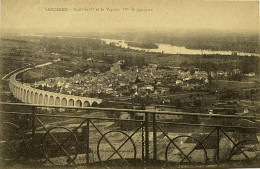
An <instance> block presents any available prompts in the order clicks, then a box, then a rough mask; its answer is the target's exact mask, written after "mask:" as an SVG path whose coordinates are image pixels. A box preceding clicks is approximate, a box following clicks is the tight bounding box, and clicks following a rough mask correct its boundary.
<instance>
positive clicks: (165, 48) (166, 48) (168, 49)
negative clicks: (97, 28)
mask: <svg viewBox="0 0 260 169" xmlns="http://www.w3.org/2000/svg"><path fill="white" fill-rule="evenodd" d="M101 40H103V41H104V42H105V43H106V44H111V43H115V45H116V46H118V47H122V48H129V49H133V50H138V51H145V52H156V53H162V52H163V53H166V54H187V55H203V54H206V55H213V54H219V55H232V53H233V51H214V50H200V49H187V48H185V46H172V45H171V44H162V43H156V45H158V47H159V48H158V49H145V48H139V47H132V46H129V45H128V44H127V43H126V41H124V40H117V39H101ZM236 52H237V55H238V56H246V55H247V56H251V55H254V56H258V57H260V54H256V53H244V52H238V51H236Z"/></svg>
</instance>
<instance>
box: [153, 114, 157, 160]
mask: <svg viewBox="0 0 260 169" xmlns="http://www.w3.org/2000/svg"><path fill="white" fill-rule="evenodd" d="M153 160H154V161H156V160H157V135H156V114H153Z"/></svg>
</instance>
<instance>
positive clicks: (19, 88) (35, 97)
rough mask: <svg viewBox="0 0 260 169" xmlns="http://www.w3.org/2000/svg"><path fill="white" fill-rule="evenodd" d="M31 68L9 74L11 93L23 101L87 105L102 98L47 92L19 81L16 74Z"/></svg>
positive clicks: (91, 104)
mask: <svg viewBox="0 0 260 169" xmlns="http://www.w3.org/2000/svg"><path fill="white" fill-rule="evenodd" d="M30 69H32V68H26V69H24V70H21V71H19V72H17V73H15V74H13V75H11V76H10V81H9V88H10V90H11V92H12V93H13V95H14V96H15V97H16V98H17V99H19V100H20V101H22V102H24V103H29V104H44V105H57V106H74V107H89V106H97V105H98V104H100V103H101V102H102V99H98V98H89V97H81V96H74V95H67V94H61V93H55V92H48V91H44V90H39V89H35V88H32V87H30V86H29V85H28V84H23V83H20V82H18V81H17V80H16V76H17V75H18V74H20V73H23V72H25V71H28V70H30Z"/></svg>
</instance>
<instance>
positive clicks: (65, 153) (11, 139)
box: [0, 103, 259, 167]
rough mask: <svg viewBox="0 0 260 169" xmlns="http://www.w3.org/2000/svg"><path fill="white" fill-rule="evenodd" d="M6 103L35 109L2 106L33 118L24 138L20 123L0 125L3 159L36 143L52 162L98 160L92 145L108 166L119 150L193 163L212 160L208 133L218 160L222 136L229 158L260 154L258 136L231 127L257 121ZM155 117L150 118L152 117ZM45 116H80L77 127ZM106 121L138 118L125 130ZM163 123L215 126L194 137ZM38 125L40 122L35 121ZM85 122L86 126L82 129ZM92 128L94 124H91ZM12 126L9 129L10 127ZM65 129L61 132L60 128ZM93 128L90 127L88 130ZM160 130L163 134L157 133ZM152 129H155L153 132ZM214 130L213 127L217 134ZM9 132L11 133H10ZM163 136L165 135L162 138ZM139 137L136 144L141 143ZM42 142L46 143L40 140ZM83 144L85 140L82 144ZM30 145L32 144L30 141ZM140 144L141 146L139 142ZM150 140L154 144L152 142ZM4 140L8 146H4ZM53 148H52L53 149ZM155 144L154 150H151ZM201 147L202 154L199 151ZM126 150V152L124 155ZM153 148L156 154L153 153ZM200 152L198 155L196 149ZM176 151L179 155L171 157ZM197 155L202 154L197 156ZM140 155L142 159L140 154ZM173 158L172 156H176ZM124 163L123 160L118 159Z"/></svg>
mask: <svg viewBox="0 0 260 169" xmlns="http://www.w3.org/2000/svg"><path fill="white" fill-rule="evenodd" d="M0 104H4V105H6V106H8V105H10V106H27V107H31V109H32V112H31V113H21V112H9V111H2V112H0V114H1V116H3V115H7V116H8V115H15V116H28V117H30V119H31V126H30V128H31V132H30V133H31V134H28V131H27V132H26V139H25V133H24V132H23V131H21V130H20V128H19V126H18V125H17V124H14V123H11V122H4V123H2V131H1V140H0V142H1V150H6V149H8V151H6V152H9V154H5V155H6V156H3V155H2V158H4V159H5V161H14V160H16V159H18V158H19V157H22V156H24V155H25V153H24V151H25V150H23V148H29V149H37V147H39V146H41V147H42V154H43V158H46V161H49V162H50V163H52V164H59V163H60V161H55V158H56V157H58V158H60V157H63V158H64V159H65V162H63V163H62V164H67V165H69V164H73V165H75V166H76V167H77V165H78V164H77V162H76V161H77V160H76V159H77V158H78V157H79V154H82V153H84V154H85V160H86V164H87V165H88V164H90V163H94V162H95V161H94V160H90V155H91V154H92V157H93V159H94V158H95V157H94V156H95V155H94V154H95V153H94V149H93V146H96V148H97V149H96V155H97V157H96V158H97V159H98V161H96V162H99V163H100V162H101V163H102V164H103V165H104V166H107V165H108V164H109V162H111V161H113V160H115V156H119V159H118V158H116V160H117V161H120V162H123V164H125V165H127V166H131V165H133V161H136V162H137V161H138V160H139V161H138V162H141V161H142V162H144V163H143V164H146V163H147V164H148V163H149V162H157V161H158V162H159V160H162V159H158V158H159V151H158V150H160V153H162V151H163V153H165V159H164V160H163V161H164V165H168V164H172V162H175V164H177V165H179V164H186V163H188V164H189V165H196V164H198V163H199V164H200V165H207V164H208V162H209V158H208V149H207V141H209V140H210V138H211V139H212V138H214V141H213V144H214V146H213V148H214V150H216V151H215V155H216V161H215V162H217V163H218V162H220V148H221V147H220V146H221V145H220V143H221V139H222V138H225V139H227V140H229V141H230V142H231V143H232V145H233V147H232V148H231V150H230V157H229V158H227V160H237V159H238V160H239V161H241V160H253V159H257V158H258V157H259V145H258V146H256V144H258V143H259V142H258V141H257V140H248V139H246V140H240V141H238V142H237V141H236V140H235V139H234V138H232V137H231V136H230V135H229V134H228V132H226V131H229V130H226V128H227V129H232V130H240V129H243V130H254V131H257V132H258V130H259V127H241V126H219V125H201V124H188V123H174V122H162V121H160V120H158V119H156V115H157V114H159V115H160V114H167V115H173V116H174V115H188V116H191V117H192V116H196V117H197V116H198V114H191V113H188V114H186V113H181V112H174V113H172V112H156V111H146V110H129V109H114V108H111V109H110V108H93V107H86V108H82V107H80V108H77V107H66V106H45V105H30V104H18V103H0ZM37 107H44V108H64V109H76V110H77V109H78V110H87V111H88V112H89V111H91V110H92V111H97V110H98V111H115V112H132V113H142V114H143V115H144V119H143V120H131V119H130V120H128V119H117V118H97V117H86V116H76V115H60V114H42V113H37ZM199 115H201V116H203V117H208V116H209V115H205V114H204V115H203V114H199ZM150 117H151V121H150ZM211 117H212V118H220V117H222V118H223V117H224V118H232V119H236V118H237V119H240V118H244V119H250V120H252V119H253V118H252V117H248V116H227V115H212V116H211ZM42 118H43V119H44V118H69V119H79V120H80V119H81V121H80V123H79V124H78V122H77V124H76V125H75V126H76V127H71V128H68V127H66V126H60V127H55V126H50V125H48V126H47V125H46V124H44V122H43V121H42V120H41V119H42ZM97 121H98V122H102V121H112V122H118V121H122V122H127V123H136V124H137V125H135V128H134V129H131V130H130V131H131V132H126V131H123V130H118V129H117V130H115V129H111V130H106V131H104V130H103V128H100V127H98V125H97V123H96V122H97ZM161 124H164V125H169V124H170V125H173V126H175V125H182V126H194V127H207V128H209V129H210V128H211V129H212V130H207V133H206V132H205V133H204V135H203V137H200V138H198V137H196V136H193V135H192V136H190V135H180V134H178V135H177V136H176V135H175V136H174V137H172V136H170V134H169V133H167V132H166V131H165V130H164V129H163V128H162V127H161V126H162V125H161ZM36 125H38V127H36ZM39 125H40V127H41V128H42V129H43V130H44V131H42V130H41V132H43V137H42V142H41V143H39V142H37V139H38V138H36V137H37V136H38V135H39V133H37V132H38V130H39V128H40V127H39ZM83 128H84V132H83ZM90 128H91V130H90ZM79 129H82V132H80V134H79ZM7 131H8V132H7ZM61 132H62V134H60V133H61ZM90 132H91V133H90ZM92 132H97V133H99V135H100V137H97V138H96V139H97V141H96V142H94V141H93V140H92V137H91V136H92V135H93V134H94V133H93V134H92ZM138 132H140V133H139V134H140V135H138V136H137V137H139V140H137V141H136V140H135V139H136V138H137V137H134V136H136V135H137V133H138ZM159 132H161V133H162V135H159V134H158V133H159ZM150 133H152V134H150ZM213 133H215V134H214V135H213ZM8 134H9V135H8ZM114 134H115V135H117V137H118V138H119V136H120V138H122V139H121V140H120V143H118V142H117V143H116V144H115V143H114V142H115V141H113V140H112V139H111V138H113V137H112V136H111V135H114ZM161 136H163V138H167V142H166V148H165V151H164V150H162V148H161V147H160V149H159V145H160V144H161V143H162V141H161V139H163V138H162V137H161ZM163 141H165V140H163ZM102 143H105V144H106V145H107V144H108V147H109V148H110V149H112V151H109V153H108V155H106V156H105V157H104V156H103V155H104V154H102V152H103V153H104V149H102V145H104V144H102ZM137 143H138V144H137ZM41 144H42V145H41ZM82 144H83V146H82ZM26 145H32V146H26ZM126 145H128V146H127V153H125V152H124V153H122V150H123V149H124V148H126ZM137 145H140V146H137ZM150 145H151V146H152V147H150ZM2 146H3V147H4V148H5V149H3V148H2ZM138 148H140V149H141V152H140V154H139V156H138V155H137V154H138V153H137V149H138ZM49 150H51V152H50V151H49ZM151 150H152V151H151ZM28 152H30V153H35V151H28ZM197 153H199V155H197ZM125 154H127V156H126V155H125ZM151 154H152V155H153V156H152V157H151ZM195 154H196V155H195ZM33 156H34V154H31V155H30V157H33ZM173 156H175V158H173ZM194 156H196V157H198V158H200V159H195V158H194ZM138 158H140V159H138ZM172 159H174V160H172ZM120 164H122V163H120Z"/></svg>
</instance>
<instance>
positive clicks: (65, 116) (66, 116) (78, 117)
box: [0, 111, 144, 122]
mask: <svg viewBox="0 0 260 169" xmlns="http://www.w3.org/2000/svg"><path fill="white" fill-rule="evenodd" d="M0 113H2V114H16V115H17V114H18V115H33V114H32V113H20V112H3V111H0ZM34 115H35V116H43V117H62V118H75V119H89V120H113V121H119V120H120V121H131V122H144V121H143V120H129V119H117V118H98V117H82V116H68V115H50V114H34Z"/></svg>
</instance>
